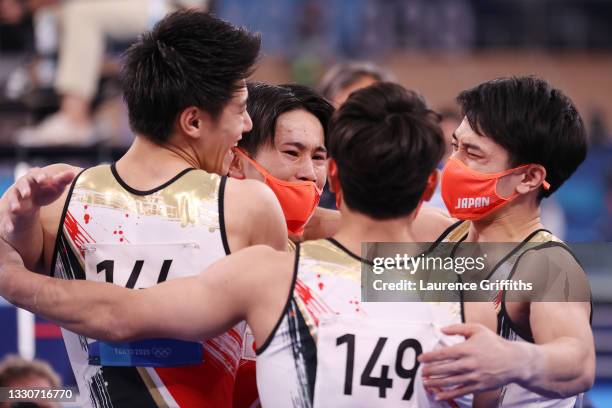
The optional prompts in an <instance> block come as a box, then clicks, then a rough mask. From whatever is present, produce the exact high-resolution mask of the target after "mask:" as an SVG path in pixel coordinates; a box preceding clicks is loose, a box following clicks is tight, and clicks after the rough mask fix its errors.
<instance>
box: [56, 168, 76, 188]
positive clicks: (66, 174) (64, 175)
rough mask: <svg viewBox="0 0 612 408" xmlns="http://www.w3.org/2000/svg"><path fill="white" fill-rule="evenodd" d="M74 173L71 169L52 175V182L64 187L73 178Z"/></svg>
mask: <svg viewBox="0 0 612 408" xmlns="http://www.w3.org/2000/svg"><path fill="white" fill-rule="evenodd" d="M75 176H76V174H75V173H74V171H72V170H66V171H63V172H61V173H58V174H56V175H55V176H53V182H54V183H55V184H56V185H58V186H61V187H65V186H67V185H68V184H70V183H71V182H72V180H74V177H75Z"/></svg>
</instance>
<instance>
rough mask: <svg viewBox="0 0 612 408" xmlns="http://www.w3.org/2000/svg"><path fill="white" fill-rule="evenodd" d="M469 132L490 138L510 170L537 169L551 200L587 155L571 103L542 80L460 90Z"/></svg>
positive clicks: (504, 81) (495, 82)
mask: <svg viewBox="0 0 612 408" xmlns="http://www.w3.org/2000/svg"><path fill="white" fill-rule="evenodd" d="M457 102H459V105H460V106H461V109H462V111H463V114H464V115H465V116H466V117H467V120H468V122H469V123H470V126H471V127H472V129H473V130H474V131H475V132H476V133H478V134H479V135H481V136H486V137H489V138H491V139H492V140H493V141H495V143H497V144H499V145H500V146H502V147H503V148H504V149H505V150H506V151H507V152H508V154H509V156H510V162H511V163H510V165H511V166H512V167H516V166H519V165H522V164H531V163H535V164H540V165H542V166H543V167H544V168H545V169H546V181H548V182H549V183H550V189H549V190H545V189H543V188H542V189H540V192H539V194H538V199H541V198H543V197H548V196H550V195H551V194H552V193H553V192H555V191H556V190H557V189H558V188H559V187H561V185H562V184H563V182H564V181H565V180H567V179H568V178H569V177H570V176H571V175H572V173H573V172H574V171H575V170H576V168H577V167H578V166H579V165H580V163H582V162H583V161H584V159H585V157H586V153H587V136H586V130H585V128H584V124H583V122H582V118H581V117H580V114H579V113H578V111H577V110H576V107H575V106H574V104H573V103H572V101H571V100H570V99H569V98H568V97H567V96H566V95H565V94H564V93H563V92H561V91H560V90H559V89H556V88H553V87H551V86H550V85H549V84H548V83H547V82H546V81H544V80H542V79H540V78H537V77H533V76H526V77H511V78H499V79H495V80H492V81H488V82H485V83H482V84H480V85H478V86H476V87H474V88H472V89H469V90H466V91H463V92H461V93H460V94H459V96H458V97H457Z"/></svg>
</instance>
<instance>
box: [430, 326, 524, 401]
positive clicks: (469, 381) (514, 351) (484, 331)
mask: <svg viewBox="0 0 612 408" xmlns="http://www.w3.org/2000/svg"><path fill="white" fill-rule="evenodd" d="M442 332H443V333H444V334H448V335H460V336H464V337H465V338H466V341H465V342H462V343H459V344H456V345H453V346H449V347H442V348H440V349H436V350H434V351H431V352H428V353H423V354H421V355H420V356H419V361H420V362H421V363H422V364H423V372H422V373H423V384H424V385H425V387H427V388H428V389H431V390H433V391H434V392H435V396H436V399H437V400H448V399H452V398H457V397H460V396H462V395H466V394H472V393H474V392H480V391H486V390H491V389H495V388H499V387H501V386H503V385H505V384H509V383H511V382H516V381H519V380H522V379H523V377H524V375H525V368H526V367H527V366H528V363H529V361H528V360H529V358H528V356H527V355H526V354H525V352H524V350H523V349H522V348H521V347H520V345H518V343H516V342H511V341H508V340H505V339H503V338H502V337H500V336H498V335H497V334H496V333H494V332H493V331H491V330H490V329H488V328H487V327H485V326H483V325H480V324H474V323H465V324H456V325H452V326H448V327H445V328H443V329H442Z"/></svg>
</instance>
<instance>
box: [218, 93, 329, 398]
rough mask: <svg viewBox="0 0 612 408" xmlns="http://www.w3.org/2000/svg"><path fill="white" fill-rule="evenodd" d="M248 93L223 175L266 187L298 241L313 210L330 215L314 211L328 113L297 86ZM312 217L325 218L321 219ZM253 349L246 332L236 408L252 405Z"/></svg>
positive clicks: (323, 172)
mask: <svg viewBox="0 0 612 408" xmlns="http://www.w3.org/2000/svg"><path fill="white" fill-rule="evenodd" d="M248 91H249V98H248V102H247V111H248V113H249V115H250V116H251V119H252V121H253V129H252V130H251V131H250V132H249V133H245V134H244V135H243V137H242V140H240V142H239V143H238V147H236V148H235V149H234V154H235V157H234V160H233V162H232V165H231V167H230V171H229V175H230V177H234V178H239V179H255V180H261V181H262V182H264V183H266V184H267V185H268V187H270V189H271V190H272V191H273V192H274V194H275V195H276V198H278V201H279V203H280V205H281V208H282V209H283V213H284V215H285V221H286V222H287V230H288V232H289V236H290V237H292V238H293V239H296V238H297V239H300V240H301V239H304V227H305V226H306V224H307V223H308V221H309V220H310V219H311V218H312V216H313V214H314V213H315V211H317V212H321V213H325V212H330V213H333V211H331V210H322V209H317V205H318V203H319V198H320V195H321V190H322V189H323V186H324V185H325V181H326V179H327V149H326V148H325V144H326V143H325V141H326V140H325V136H326V135H325V130H326V129H327V122H328V121H329V119H330V118H331V115H332V113H333V110H334V108H333V107H332V106H331V105H330V104H329V103H328V102H327V101H326V100H325V99H324V98H323V97H321V96H319V95H318V94H316V93H315V92H314V91H312V90H311V89H309V88H307V87H304V86H300V85H281V86H275V85H266V84H262V83H251V84H249V85H248ZM317 215H318V216H319V218H325V215H324V214H323V215H321V214H320V213H319V214H317ZM332 218H333V219H334V221H330V222H320V223H317V225H320V227H321V228H315V229H314V230H310V231H309V232H314V234H315V235H316V236H315V235H313V236H307V237H306V238H321V237H325V236H328V235H332V234H330V233H329V232H328V231H326V230H325V228H329V227H333V226H334V223H335V222H336V221H337V217H336V216H335V215H334V216H332ZM317 221H318V220H317ZM289 247H292V244H291V243H289ZM230 250H231V248H230ZM254 350H255V345H254V341H253V336H252V335H251V334H250V331H247V332H246V333H245V341H244V350H243V360H242V361H241V363H240V368H239V371H238V375H237V377H236V386H235V391H234V407H236V408H247V407H251V406H257V404H256V403H257V399H258V396H257V385H256V382H255V361H254V360H255V352H254Z"/></svg>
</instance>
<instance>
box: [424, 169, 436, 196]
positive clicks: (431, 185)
mask: <svg viewBox="0 0 612 408" xmlns="http://www.w3.org/2000/svg"><path fill="white" fill-rule="evenodd" d="M439 175H440V171H439V170H438V169H434V171H432V172H431V174H430V175H429V178H428V179H427V185H426V186H425V191H423V196H422V197H423V198H422V201H429V200H431V197H432V196H433V194H434V192H435V191H436V186H437V185H438V178H439Z"/></svg>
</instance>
